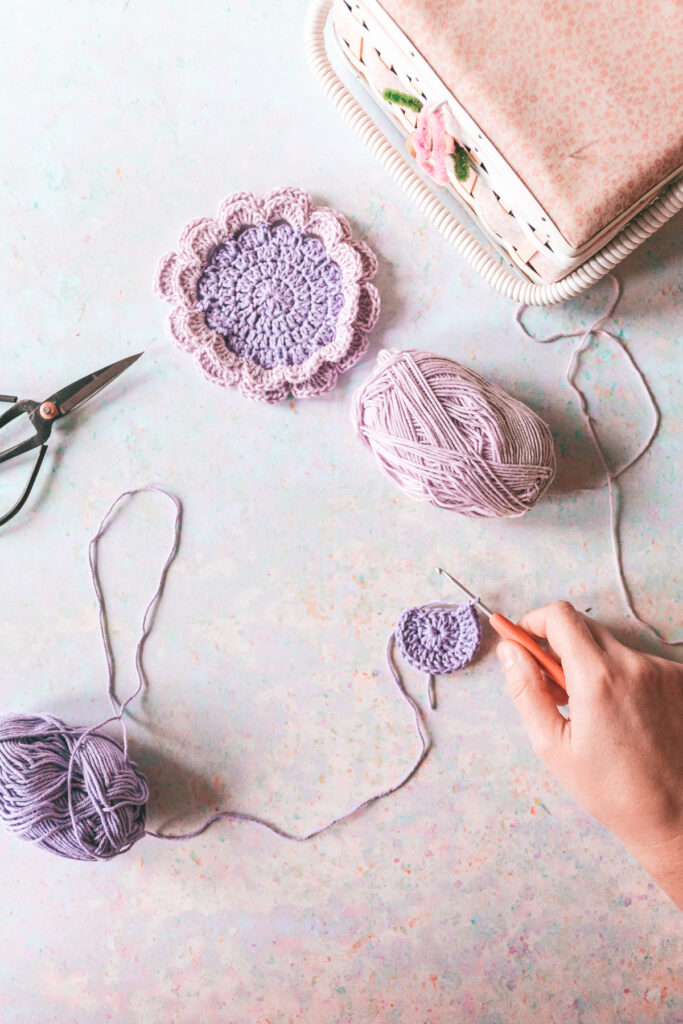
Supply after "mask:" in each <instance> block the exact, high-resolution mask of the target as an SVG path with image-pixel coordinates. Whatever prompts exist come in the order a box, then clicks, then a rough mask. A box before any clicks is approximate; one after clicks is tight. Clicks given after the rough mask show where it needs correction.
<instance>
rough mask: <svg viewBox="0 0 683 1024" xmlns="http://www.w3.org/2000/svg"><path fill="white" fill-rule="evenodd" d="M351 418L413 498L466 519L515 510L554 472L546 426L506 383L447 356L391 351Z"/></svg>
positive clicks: (532, 500) (357, 398)
mask: <svg viewBox="0 0 683 1024" xmlns="http://www.w3.org/2000/svg"><path fill="white" fill-rule="evenodd" d="M352 419H353V422H354V426H355V428H356V432H357V434H358V436H359V437H360V439H361V441H363V443H364V444H365V445H367V447H368V448H369V449H370V450H371V451H372V452H373V453H374V456H375V459H376V460H377V464H378V466H379V468H380V469H381V471H382V472H383V473H384V474H385V475H386V476H388V477H389V478H390V479H391V480H393V481H394V482H395V483H396V484H398V486H399V487H400V488H401V490H402V491H403V492H404V493H405V494H407V495H408V496H409V497H410V498H414V499H416V500H417V501H430V502H431V503H432V505H436V506H437V507H438V508H445V509H450V510H451V511H454V512H461V513H462V514H463V515H466V516H515V515H521V514H522V513H523V512H526V511H527V510H528V509H530V508H532V507H533V506H534V505H535V504H536V502H537V501H538V499H539V498H540V497H541V495H542V494H543V493H544V492H545V491H546V490H547V488H548V487H549V486H550V483H551V482H552V479H553V476H554V475H555V451H554V449H553V442H552V437H551V435H550V430H549V429H548V427H547V425H546V424H545V423H544V422H543V420H541V419H540V418H539V417H538V416H537V415H536V413H535V412H532V410H531V409H529V407H528V406H526V405H524V403H523V402H519V401H518V400H517V399H516V398H512V397H511V396H510V395H508V394H507V392H505V391H503V389H502V388H500V387H498V385H497V384H492V383H491V381H488V380H486V379H485V378H484V377H480V376H479V374H478V373H474V371H473V370H468V369H467V368H466V367H464V366H461V365H460V364H459V363H456V362H455V361H454V360H453V359H447V358H446V357H445V356H438V355H433V354H431V353H429V352H421V351H419V350H416V349H409V350H407V351H405V352H395V351H382V352H380V354H379V357H378V360H377V367H376V369H375V370H374V372H373V373H372V374H371V375H370V377H368V379H367V380H366V381H365V383H364V384H363V385H362V386H361V387H360V388H359V389H358V391H356V393H355V394H354V396H353V408H352Z"/></svg>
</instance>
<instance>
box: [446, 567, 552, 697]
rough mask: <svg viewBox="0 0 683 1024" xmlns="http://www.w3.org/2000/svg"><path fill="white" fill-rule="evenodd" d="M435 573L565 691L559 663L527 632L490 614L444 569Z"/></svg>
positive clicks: (503, 618)
mask: <svg viewBox="0 0 683 1024" xmlns="http://www.w3.org/2000/svg"><path fill="white" fill-rule="evenodd" d="M436 571H437V572H438V573H440V574H441V575H442V576H445V577H446V579H449V580H450V581H451V583H454V584H455V586H456V587H457V588H458V589H459V590H462V592H463V594H467V596H468V597H469V599H470V600H471V601H472V602H473V603H474V604H476V605H477V607H478V608H481V610H482V611H483V613H484V615H488V619H489V622H490V623H491V625H492V626H493V628H494V629H495V631H496V633H497V634H498V636H502V638H503V640H514V641H515V643H516V644H519V645H520V647H524V648H525V649H526V650H527V651H528V652H529V654H530V655H531V656H532V657H533V658H535V659H536V661H537V662H538V664H539V665H540V666H541V668H542V669H543V671H544V672H547V673H548V675H549V676H550V678H551V679H552V680H553V682H555V683H557V684H558V686H561V687H562V689H563V690H565V691H566V689H567V683H566V681H565V678H564V672H563V671H562V666H561V665H560V663H559V661H556V660H555V658H553V656H552V655H551V654H549V653H548V651H544V650H543V648H542V647H541V645H540V644H539V643H537V642H536V640H534V638H533V637H532V636H531V634H530V633H527V631H526V630H525V629H522V627H521V626H516V625H515V623H514V622H510V620H509V619H506V618H505V616H504V615H501V614H500V613H499V612H492V611H491V609H490V608H488V607H487V606H486V605H485V604H484V602H483V601H481V600H480V599H479V598H478V597H475V596H474V594H472V593H471V592H470V591H469V590H468V589H467V587H465V586H463V584H462V583H461V582H460V581H459V580H456V578H455V577H454V576H451V574H450V573H449V572H446V570H445V569H437V570H436Z"/></svg>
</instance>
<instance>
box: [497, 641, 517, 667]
mask: <svg viewBox="0 0 683 1024" xmlns="http://www.w3.org/2000/svg"><path fill="white" fill-rule="evenodd" d="M496 654H497V655H498V660H499V661H500V663H501V665H502V666H503V668H504V669H505V670H506V671H507V669H509V668H514V666H515V665H516V664H517V663H518V661H519V653H518V651H517V644H513V643H510V642H509V641H507V640H504V641H503V643H502V644H498V647H497V648H496Z"/></svg>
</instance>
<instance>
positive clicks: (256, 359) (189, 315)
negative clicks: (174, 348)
mask: <svg viewBox="0 0 683 1024" xmlns="http://www.w3.org/2000/svg"><path fill="white" fill-rule="evenodd" d="M376 272H377V260H376V259H375V256H374V254H373V252H372V250H371V249H370V248H369V247H368V246H367V245H366V244H365V242H360V241H356V240H355V239H354V238H352V237H351V228H350V226H349V223H348V221H347V220H346V218H345V217H344V216H342V214H340V213H337V212H336V211H335V210H330V209H328V208H327V207H319V206H314V205H313V202H312V201H311V197H310V196H309V195H307V194H306V192H304V191H302V190H301V189H297V188H281V189H275V190H274V191H273V192H269V193H268V194H267V195H265V196H263V198H258V197H257V196H255V195H253V194H252V193H251V192H236V193H234V194H233V195H230V196H228V197H227V199H225V200H224V201H223V202H222V203H221V206H220V208H219V210H218V214H217V216H216V217H215V218H212V217H203V218H201V219H200V220H195V221H192V222H191V223H190V224H188V225H186V227H185V228H184V229H183V231H182V233H181V236H180V241H179V243H178V249H177V250H176V251H174V252H170V253H167V254H166V256H164V257H163V258H162V260H161V261H160V263H159V266H158V268H157V275H156V288H157V291H158V293H159V294H160V295H161V296H162V298H164V299H166V300H167V301H168V302H170V303H172V304H173V307H174V308H173V310H172V312H171V315H170V317H169V321H168V324H169V331H170V334H171V337H172V338H173V340H174V341H175V343H176V344H177V345H178V347H179V348H182V349H184V350H185V351H187V352H192V353H193V355H194V358H195V360H196V363H197V366H198V367H199V370H200V371H201V373H203V375H204V376H205V377H206V378H207V379H208V380H210V381H212V382H213V383H215V384H220V385H222V386H224V387H225V386H231V387H238V388H239V389H240V391H241V392H242V393H243V394H245V395H246V396H247V397H249V398H257V399H260V400H262V401H265V402H280V401H282V400H283V399H284V398H287V397H288V396H289V395H293V396H294V397H296V398H307V397H311V396H313V395H320V394H323V393H324V392H326V391H329V390H330V389H331V388H332V387H334V385H335V384H336V382H337V378H338V376H339V374H340V373H343V372H344V371H345V370H348V369H349V368H350V367H351V366H353V365H354V363H356V362H357V361H358V360H359V359H360V357H361V356H362V355H363V353H364V352H365V350H366V349H367V346H368V332H369V331H370V330H372V328H373V327H374V325H375V323H376V321H377V317H378V315H379V296H378V294H377V289H376V288H375V287H374V285H372V284H371V283H370V282H371V280H372V278H373V277H374V276H375V274H376Z"/></svg>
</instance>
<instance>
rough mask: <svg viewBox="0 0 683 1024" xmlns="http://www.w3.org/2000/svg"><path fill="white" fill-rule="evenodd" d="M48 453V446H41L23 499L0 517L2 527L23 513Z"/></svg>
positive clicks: (23, 492)
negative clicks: (18, 513) (19, 513)
mask: <svg viewBox="0 0 683 1024" xmlns="http://www.w3.org/2000/svg"><path fill="white" fill-rule="evenodd" d="M10 450H11V449H10ZM46 452H47V445H46V444H43V445H41V446H40V451H39V452H38V456H37V458H36V461H35V462H34V464H33V469H32V470H31V475H30V477H29V478H28V481H27V483H26V486H25V487H24V489H23V491H22V492H21V497H20V498H19V500H18V501H17V502H15V504H14V505H12V508H11V509H10V510H9V512H6V513H5V515H4V516H0V526H4V525H5V523H8V522H9V521H10V519H13V518H14V516H15V515H16V514H17V512H21V510H22V508H23V507H24V505H25V504H26V501H27V499H28V496H29V494H30V493H31V491H32V490H33V485H34V483H35V482H36V477H37V476H38V473H39V472H40V467H41V466H42V464H43V459H44V458H45V453H46Z"/></svg>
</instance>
